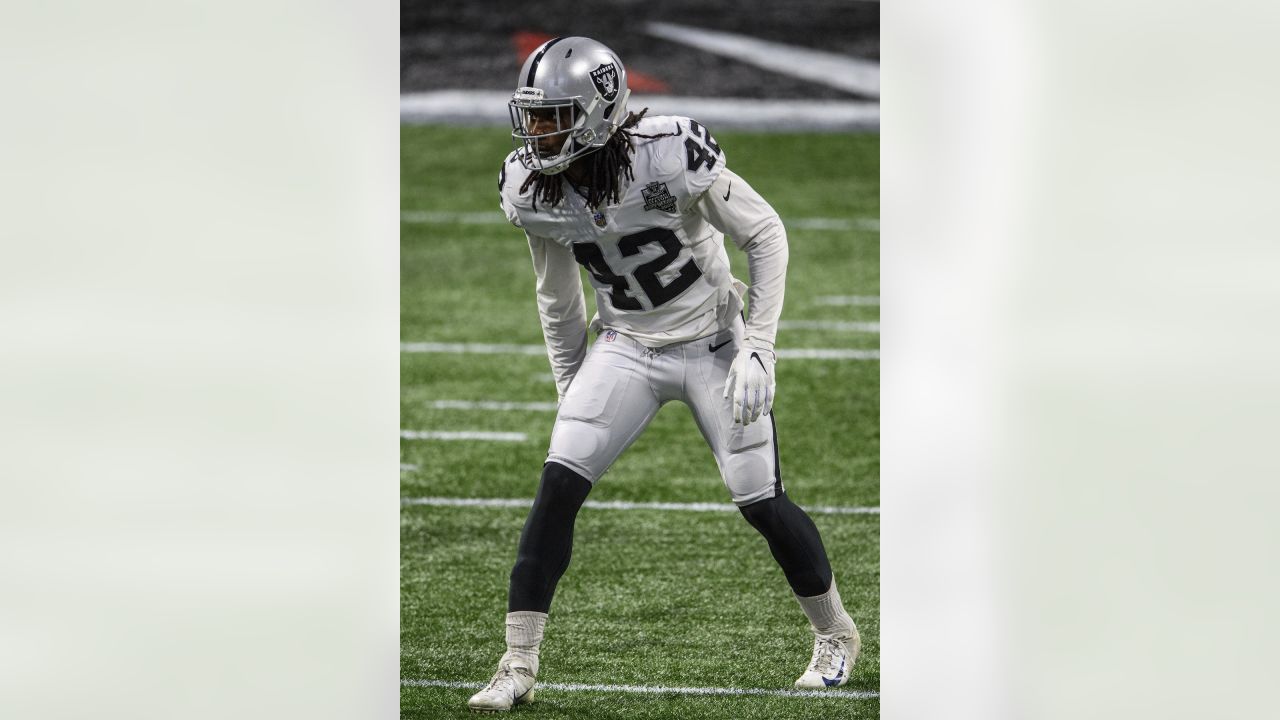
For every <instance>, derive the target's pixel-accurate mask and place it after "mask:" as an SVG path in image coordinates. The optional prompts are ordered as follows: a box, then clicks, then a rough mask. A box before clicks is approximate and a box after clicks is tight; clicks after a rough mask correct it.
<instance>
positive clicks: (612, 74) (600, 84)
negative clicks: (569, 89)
mask: <svg viewBox="0 0 1280 720" xmlns="http://www.w3.org/2000/svg"><path fill="white" fill-rule="evenodd" d="M591 82H592V83H593V84H595V86H596V90H599V91H600V96H601V97H603V98H604V99H605V101H606V102H613V99H614V98H616V97H618V66H616V65H614V64H613V63H605V64H603V65H601V66H600V67H598V68H596V69H595V70H592V71H591Z"/></svg>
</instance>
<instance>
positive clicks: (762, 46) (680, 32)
mask: <svg viewBox="0 0 1280 720" xmlns="http://www.w3.org/2000/svg"><path fill="white" fill-rule="evenodd" d="M645 30H646V31H647V32H648V33H649V34H650V35H653V36H654V37H660V38H662V39H663V40H669V41H671V42H675V43H680V44H681V45H688V46H690V47H695V48H698V49H699V50H704V51H706V52H709V53H713V54H715V55H721V56H724V57H728V58H733V59H734V60H737V61H739V62H744V63H747V64H749V65H755V66H756V67H759V68H764V69H765V70H771V71H773V72H776V73H781V74H783V75H788V76H790V77H794V78H800V79H802V80H808V81H810V82H815V83H819V84H821V85H826V86H828V87H833V88H836V89H839V90H844V91H846V92H851V93H856V94H858V95H867V96H870V97H876V98H878V97H880V63H878V62H875V61H874V60H862V59H860V58H853V57H849V56H848V55H839V54H837V53H830V52H823V51H821V50H810V49H809V48H805V47H800V46H797V45H786V44H784V43H778V42H770V41H767V40H760V39H759V38H754V37H751V36H750V35H738V34H736V33H730V32H723V31H720V30H703V29H701V28H695V27H689V26H687V25H676V24H673V23H663V22H651V23H648V24H647V25H646V26H645ZM695 117H696V116H695Z"/></svg>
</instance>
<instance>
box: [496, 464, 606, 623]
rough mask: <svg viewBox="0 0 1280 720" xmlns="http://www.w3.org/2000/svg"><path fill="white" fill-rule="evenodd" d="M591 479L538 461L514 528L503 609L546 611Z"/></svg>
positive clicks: (565, 566) (509, 610)
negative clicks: (527, 506)
mask: <svg viewBox="0 0 1280 720" xmlns="http://www.w3.org/2000/svg"><path fill="white" fill-rule="evenodd" d="M590 491H591V483H589V482H587V479H586V478H584V477H582V476H581V475H579V474H577V473H575V472H573V471H572V470H570V469H569V468H567V467H565V466H563V465H560V464H559V463H553V462H549V463H547V464H546V465H544V466H543V467H542V482H541V483H540V484H539V485H538V495H537V497H536V498H534V501H533V509H532V510H530V511H529V517H528V519H526V520H525V521H524V531H523V532H521V533H520V548H519V550H518V551H517V552H516V564H515V567H513V568H511V592H510V593H509V594H508V596H507V611H508V612H519V611H521V610H533V611H536V612H543V613H545V612H547V611H548V610H549V609H550V608H551V596H552V595H554V594H555V592H556V583H558V582H560V576H561V575H563V574H564V571H565V569H566V568H568V567H569V555H570V553H571V552H572V550H573V522H574V520H575V519H576V518H577V517H578V510H579V508H581V507H582V503H583V501H585V500H586V499H587V493H589V492H590Z"/></svg>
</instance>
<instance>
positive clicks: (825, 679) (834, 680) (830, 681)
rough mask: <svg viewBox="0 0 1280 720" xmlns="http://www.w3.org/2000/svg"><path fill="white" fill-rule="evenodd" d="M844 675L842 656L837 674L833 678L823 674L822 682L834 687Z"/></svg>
mask: <svg viewBox="0 0 1280 720" xmlns="http://www.w3.org/2000/svg"><path fill="white" fill-rule="evenodd" d="M842 677H844V658H840V669H839V670H836V676H835V677H833V678H829V677H827V676H825V675H824V676H822V684H823V685H826V686H827V687H833V686H835V685H838V684H839V683H840V678H842Z"/></svg>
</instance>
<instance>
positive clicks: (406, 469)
mask: <svg viewBox="0 0 1280 720" xmlns="http://www.w3.org/2000/svg"><path fill="white" fill-rule="evenodd" d="M417 469H418V466H417V465H410V464H409V463H400V472H413V471H414V470H417Z"/></svg>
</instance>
